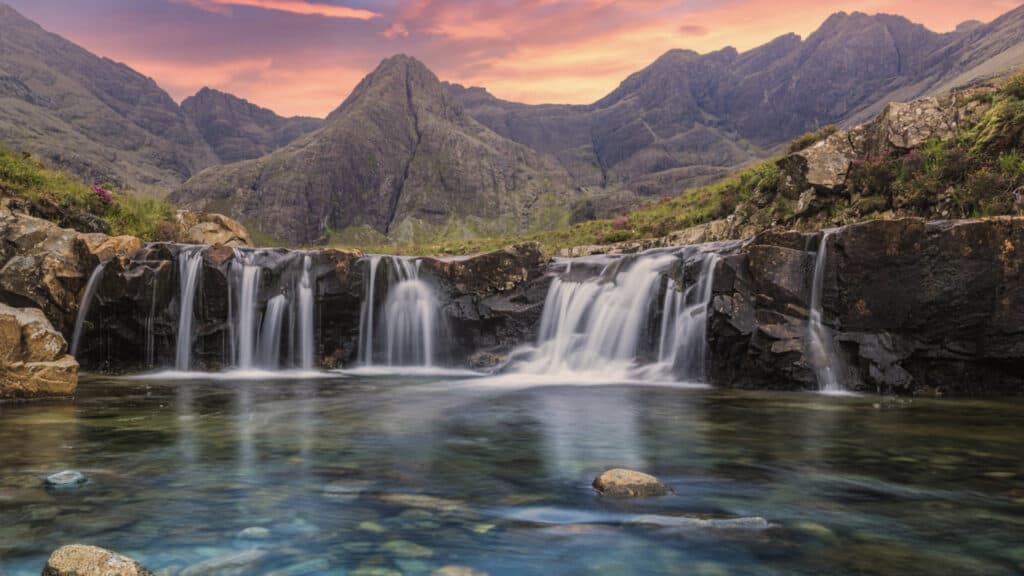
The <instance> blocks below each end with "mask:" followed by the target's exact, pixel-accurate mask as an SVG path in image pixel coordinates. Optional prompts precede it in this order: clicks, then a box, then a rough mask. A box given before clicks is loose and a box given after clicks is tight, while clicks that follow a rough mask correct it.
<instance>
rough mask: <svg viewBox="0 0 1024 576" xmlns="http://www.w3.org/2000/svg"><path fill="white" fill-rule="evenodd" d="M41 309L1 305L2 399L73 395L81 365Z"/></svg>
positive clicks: (0, 391) (0, 396) (0, 382)
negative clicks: (69, 352)
mask: <svg viewBox="0 0 1024 576" xmlns="http://www.w3.org/2000/svg"><path fill="white" fill-rule="evenodd" d="M67 349H68V345H67V342H66V341H65V340H64V336H63V335H62V334H61V333H60V332H57V331H56V330H54V329H53V326H52V325H51V324H50V321H49V320H47V319H46V315H45V314H43V312H42V310H39V309H37V308H12V307H11V306H8V305H6V304H3V303H0V400H2V399H6V398H46V397H60V396H70V395H72V394H73V393H74V392H75V389H76V388H77V387H78V362H77V361H76V360H75V358H74V357H73V356H71V355H70V354H67Z"/></svg>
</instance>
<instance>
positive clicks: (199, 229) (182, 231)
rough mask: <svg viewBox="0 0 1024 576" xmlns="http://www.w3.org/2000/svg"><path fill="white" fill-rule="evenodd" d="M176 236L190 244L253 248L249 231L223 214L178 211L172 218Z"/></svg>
mask: <svg viewBox="0 0 1024 576" xmlns="http://www.w3.org/2000/svg"><path fill="white" fill-rule="evenodd" d="M174 224H175V226H177V228H178V236H179V237H181V238H182V239H183V240H184V241H185V242H188V243H191V244H211V245H212V244H221V245H223V246H231V247H235V246H253V242H252V238H251V237H250V236H249V231H248V230H246V229H245V226H242V225H241V224H239V223H238V222H237V221H235V220H232V219H231V218H228V217H227V216H224V215H223V214H208V213H204V212H193V211H191V210H179V211H178V212H177V214H175V216H174Z"/></svg>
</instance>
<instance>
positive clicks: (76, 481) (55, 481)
mask: <svg viewBox="0 0 1024 576" xmlns="http://www.w3.org/2000/svg"><path fill="white" fill-rule="evenodd" d="M87 480H88V479H87V478H86V477H85V474H82V473H81V472H79V471H78V470H64V471H63V472H57V473H56V474H50V475H49V476H47V477H46V485H47V486H49V487H51V488H77V487H78V486H81V485H82V484H85V483H86V481H87Z"/></svg>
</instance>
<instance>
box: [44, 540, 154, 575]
mask: <svg viewBox="0 0 1024 576" xmlns="http://www.w3.org/2000/svg"><path fill="white" fill-rule="evenodd" d="M152 575H153V572H150V571H149V570H147V569H146V568H145V567H143V566H142V564H139V563H138V562H136V561H135V560H132V559H131V558H128V557H125V556H121V555H120V554H117V553H114V552H111V551H109V550H104V549H103V548H99V547H96V546H85V545H82V544H69V545H67V546H64V547H62V548H59V549H57V550H56V551H55V552H54V553H53V554H51V555H50V558H49V560H47V561H46V567H45V568H43V576H152Z"/></svg>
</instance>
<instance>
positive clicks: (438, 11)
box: [0, 0, 1024, 116]
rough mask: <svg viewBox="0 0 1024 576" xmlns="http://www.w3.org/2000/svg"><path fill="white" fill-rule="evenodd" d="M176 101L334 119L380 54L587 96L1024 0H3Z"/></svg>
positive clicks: (535, 99) (543, 95)
mask: <svg viewBox="0 0 1024 576" xmlns="http://www.w3.org/2000/svg"><path fill="white" fill-rule="evenodd" d="M0 1H6V2H7V3H9V4H11V5H12V6H13V7H14V8H15V9H17V10H18V11H19V12H21V13H22V14H24V15H25V16H27V17H29V18H31V19H33V20H35V21H36V22H38V23H40V24H41V25H42V26H43V27H44V28H46V29H48V30H50V31H51V32H56V33H58V34H60V35H62V36H64V37H66V38H68V39H69V40H71V41H73V42H75V43H77V44H80V45H82V46H84V47H85V48H87V49H89V50H90V51H92V52H94V53H96V54H99V55H100V56H106V57H108V58H111V59H114V60H117V61H120V62H124V63H126V64H128V65H129V66H131V67H132V68H135V69H136V70H138V71H140V72H142V73H143V74H145V75H147V76H150V77H152V78H153V79H155V80H156V81H157V83H159V84H160V86H161V87H163V88H164V89H165V90H167V91H168V92H169V93H170V94H171V96H172V97H174V98H175V99H176V100H178V101H180V100H182V99H184V98H185V97H187V96H189V95H191V94H193V93H195V92H196V91H198V90H199V89H200V88H202V87H203V86H209V87H211V88H216V89H219V90H223V91H226V92H230V93H232V94H235V95H237V96H241V97H243V98H246V99H248V100H250V101H252V102H254V103H256V104H259V105H261V106H265V107H268V108H270V109H272V110H274V111H275V112H277V113H279V114H282V115H286V116H291V115H307V116H326V115H327V114H328V113H329V112H330V111H331V110H333V109H334V108H336V107H337V106H338V105H339V104H340V103H341V102H342V100H344V98H345V97H346V96H347V95H348V93H349V92H350V91H351V90H352V88H353V87H355V85H356V84H357V83H358V82H359V80H360V79H362V77H363V76H365V75H366V74H368V73H369V72H371V71H372V70H373V69H374V68H375V67H376V66H377V64H378V63H379V62H380V60H382V59H383V58H386V57H388V56H391V55H393V54H398V53H405V54H409V55H411V56H414V57H416V58H418V59H420V60H422V61H423V62H424V63H425V64H426V65H427V66H429V67H430V68H431V69H432V70H433V71H434V72H435V73H436V74H437V75H438V76H439V77H440V78H441V79H442V80H450V81H453V82H459V83H461V84H466V85H472V86H484V87H486V88H487V89H488V90H489V91H490V92H491V93H492V94H494V95H496V96H498V97H500V98H504V99H507V100H514V101H520V102H527V103H534V104H535V103H542V102H558V103H579V104H583V103H590V102H593V101H595V100H597V99H599V98H601V97H602V96H604V95H605V94H607V93H608V92H610V91H611V90H613V89H614V88H615V87H616V86H617V85H618V84H619V82H621V81H622V80H623V79H625V78H626V76H628V75H629V74H630V73H632V72H635V71H637V70H639V69H641V68H643V67H644V66H646V65H648V64H650V63H651V62H652V61H653V60H654V59H656V58H657V57H658V56H660V55H661V54H663V53H664V52H666V51H667V50H670V49H673V48H688V49H692V50H696V51H698V52H702V53H703V52H709V51H713V50H717V49H720V48H723V47H725V46H733V47H735V48H737V49H738V50H740V51H743V50H747V49H750V48H753V47H755V46H758V45H760V44H763V43H765V42H767V41H769V40H771V39H772V38H775V37H777V36H780V35H782V34H786V33H789V32H795V33H797V34H799V35H801V36H803V37H805V38H806V37H807V35H808V34H810V33H811V32H812V31H814V29H816V28H817V27H818V26H819V25H820V24H821V23H822V22H823V21H824V20H825V19H826V18H827V17H828V16H829V15H830V14H832V13H834V12H838V11H840V10H842V11H847V12H852V11H862V12H867V13H878V12H885V13H890V14H900V15H903V16H906V17H907V18H909V19H911V20H913V21H915V22H919V23H921V24H924V25H925V26H927V27H928V28H930V29H932V30H934V31H937V32H946V31H950V30H952V29H954V28H955V27H956V25H957V24H958V23H960V22H962V21H964V20H971V19H974V20H981V21H985V22H987V21H990V20H992V19H994V18H996V17H997V16H999V15H1000V14H1002V13H1004V12H1007V11H1009V10H1012V9H1013V8H1016V7H1017V6H1019V5H1021V4H1022V3H1024V0H942V1H937V0H841V1H834V0H628V1H613V0H518V1H514V0H495V1H482V0H0Z"/></svg>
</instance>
